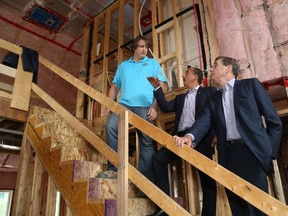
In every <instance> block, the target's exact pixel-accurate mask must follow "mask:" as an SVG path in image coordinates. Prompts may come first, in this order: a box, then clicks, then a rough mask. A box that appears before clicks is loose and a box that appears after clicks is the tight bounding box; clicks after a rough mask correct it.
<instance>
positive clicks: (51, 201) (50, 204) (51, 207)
mask: <svg viewBox="0 0 288 216" xmlns="http://www.w3.org/2000/svg"><path fill="white" fill-rule="evenodd" d="M56 196H57V189H56V187H55V185H54V182H53V180H52V176H50V175H49V176H48V184H47V198H46V207H45V215H55V210H56Z"/></svg>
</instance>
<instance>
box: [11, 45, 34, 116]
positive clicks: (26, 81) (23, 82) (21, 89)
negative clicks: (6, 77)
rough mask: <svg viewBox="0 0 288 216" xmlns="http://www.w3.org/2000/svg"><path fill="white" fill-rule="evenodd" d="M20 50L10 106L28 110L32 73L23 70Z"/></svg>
mask: <svg viewBox="0 0 288 216" xmlns="http://www.w3.org/2000/svg"><path fill="white" fill-rule="evenodd" d="M22 52H23V50H21V52H20V55H19V59H18V66H17V71H16V76H15V81H14V88H13V96H12V100H11V107H12V108H16V109H20V110H25V111H28V107H29V101H30V94H31V86H32V77H33V73H32V72H27V71H24V69H23V62H22Z"/></svg>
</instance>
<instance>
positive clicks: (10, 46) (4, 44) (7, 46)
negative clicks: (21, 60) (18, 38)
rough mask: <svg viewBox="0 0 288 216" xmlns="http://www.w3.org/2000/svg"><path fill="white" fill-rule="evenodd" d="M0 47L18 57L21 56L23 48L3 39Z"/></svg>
mask: <svg viewBox="0 0 288 216" xmlns="http://www.w3.org/2000/svg"><path fill="white" fill-rule="evenodd" d="M0 47H1V48H3V49H6V50H8V51H10V52H13V53H16V54H18V55H20V53H21V52H22V48H21V47H19V46H17V45H15V44H13V43H10V42H8V41H5V40H3V39H0Z"/></svg>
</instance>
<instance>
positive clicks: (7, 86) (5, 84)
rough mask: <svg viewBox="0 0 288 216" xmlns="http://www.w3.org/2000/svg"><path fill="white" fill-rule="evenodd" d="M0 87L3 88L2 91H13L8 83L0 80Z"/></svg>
mask: <svg viewBox="0 0 288 216" xmlns="http://www.w3.org/2000/svg"><path fill="white" fill-rule="evenodd" d="M0 89H1V90H4V91H8V92H12V91H13V86H12V85H9V84H7V83H3V82H0Z"/></svg>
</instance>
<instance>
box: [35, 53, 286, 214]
mask: <svg viewBox="0 0 288 216" xmlns="http://www.w3.org/2000/svg"><path fill="white" fill-rule="evenodd" d="M39 60H40V62H41V63H42V64H44V65H45V66H46V67H48V68H50V69H51V70H52V71H54V72H55V73H57V74H58V75H59V76H61V77H62V78H64V79H65V80H66V81H68V82H69V83H70V84H72V85H74V86H75V87H77V88H79V89H80V90H81V91H83V92H85V93H86V94H87V95H89V96H90V97H92V98H94V99H95V100H96V101H98V102H99V103H101V104H103V105H104V106H106V107H109V109H110V110H111V111H112V112H114V113H116V114H119V113H120V112H123V111H124V110H125V108H124V107H122V106H120V105H119V104H118V103H116V102H115V101H113V100H111V99H109V98H107V97H106V96H105V95H103V94H101V93H100V92H98V91H96V90H95V89H91V88H90V87H89V86H88V85H86V84H85V83H83V82H81V81H80V80H78V79H76V78H75V77H73V76H72V75H71V74H69V73H67V72H65V71H64V70H63V69H61V68H59V67H57V66H55V65H53V64H52V63H51V62H49V61H48V60H46V59H44V58H43V57H40V59H39ZM32 89H33V91H35V92H36V93H37V94H38V95H39V96H40V97H41V98H42V99H43V100H44V101H46V102H47V103H49V105H51V107H52V108H53V109H55V110H56V107H55V106H54V104H55V103H56V102H53V101H54V100H53V99H52V98H51V97H50V96H48V95H44V92H42V91H41V89H39V87H38V86H36V85H34V84H32ZM52 105H53V106H52ZM56 111H57V112H58V113H59V114H60V115H61V116H62V117H63V118H64V119H65V120H66V121H68V120H67V115H68V114H69V115H71V114H70V113H69V112H68V111H66V112H65V114H64V113H62V112H63V111H62V110H61V109H60V110H59V109H58V108H57V110H56ZM68 122H69V121H68ZM129 123H130V124H132V125H134V126H135V127H136V128H138V129H139V130H141V131H143V132H144V133H145V134H149V135H150V136H151V138H152V139H154V140H155V141H157V142H158V143H161V144H163V145H165V146H166V148H168V149H169V150H171V151H172V152H174V153H175V154H177V155H178V156H180V157H181V158H183V159H185V160H186V161H188V162H189V163H190V164H192V165H193V166H195V167H196V168H197V169H199V170H201V171H202V172H204V173H206V174H207V175H209V176H210V177H212V178H213V179H215V180H216V181H218V182H220V183H221V184H222V185H224V186H225V187H226V188H228V189H229V190H231V191H233V192H234V193H236V194H237V195H239V196H240V197H242V198H243V199H245V200H246V201H248V202H250V203H251V204H252V205H254V206H255V207H257V208H259V209H261V210H262V211H263V212H264V213H266V214H269V215H283V213H285V214H287V215H288V208H287V206H286V205H284V204H283V203H281V202H280V201H279V200H277V199H275V198H273V197H271V196H270V195H269V194H267V193H265V192H263V191H261V190H260V189H258V188H256V187H255V186H254V185H252V184H250V183H248V182H246V181H245V180H243V179H241V178H240V177H238V176H237V175H235V174H234V173H231V172H230V171H228V170H227V169H225V168H224V167H222V166H220V165H219V164H217V163H215V162H214V161H211V160H210V159H208V158H206V157H205V156H203V155H202V154H201V153H199V152H197V151H195V150H194V149H191V148H189V147H187V146H185V147H184V148H183V149H179V148H177V147H176V145H175V140H174V138H173V137H172V136H170V135H169V134H167V133H166V132H164V131H162V130H160V129H159V128H157V127H156V126H155V125H152V124H150V123H149V122H147V121H144V120H143V119H141V118H140V117H139V116H137V115H136V114H134V113H132V112H129ZM69 124H70V125H71V123H70V122H69ZM79 124H80V123H79V122H77V123H75V124H73V125H72V127H75V129H77V128H78V129H79ZM78 132H79V133H80V134H81V135H82V136H84V135H83V134H84V132H83V131H82V130H79V131H78ZM85 133H86V131H85ZM84 137H85V138H86V139H87V137H86V136H84ZM94 139H95V138H94ZM87 141H88V142H90V143H91V144H92V145H93V146H94V147H95V148H96V149H97V150H99V151H100V153H102V154H103V155H104V156H105V157H107V159H108V160H110V159H109V158H111V159H112V156H111V155H108V154H107V152H106V151H107V150H103V149H107V146H106V145H105V143H101V144H100V145H99V143H97V144H96V143H95V140H93V139H91V138H89V139H87ZM94 143H95V144H94ZM115 160H116V159H115V158H114V161H113V162H114V163H115ZM111 162H112V161H111ZM113 162H112V163H113ZM130 175H133V174H131V169H130V166H129V179H130V180H131V176H130ZM135 175H136V174H135ZM139 175H140V174H138V173H137V176H138V177H139ZM134 180H135V184H136V185H137V187H139V188H140V189H141V190H142V189H143V192H144V193H145V194H147V195H148V196H149V197H150V198H151V199H152V200H153V201H154V202H155V203H157V204H159V205H160V203H159V202H162V200H163V199H165V200H167V199H166V198H165V196H164V197H163V198H162V197H161V198H160V197H155V196H157V195H153V194H151V191H150V190H154V191H155V189H154V188H155V187H152V188H150V187H147V185H148V184H149V181H145V182H144V183H143V184H141V181H140V182H139V178H138V179H134ZM151 184H152V183H151ZM150 194H151V196H150ZM159 200H160V201H159ZM164 205H165V204H163V203H162V204H161V206H160V207H162V206H163V208H165V209H164V210H166V209H170V208H172V207H171V205H172V204H170V203H169V205H168V204H167V203H166V205H165V206H164ZM173 208H174V210H175V207H173ZM178 210H179V209H178ZM167 213H169V214H171V215H174V214H173V213H175V212H174V211H172V210H171V211H170V210H167ZM183 214H184V213H183Z"/></svg>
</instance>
